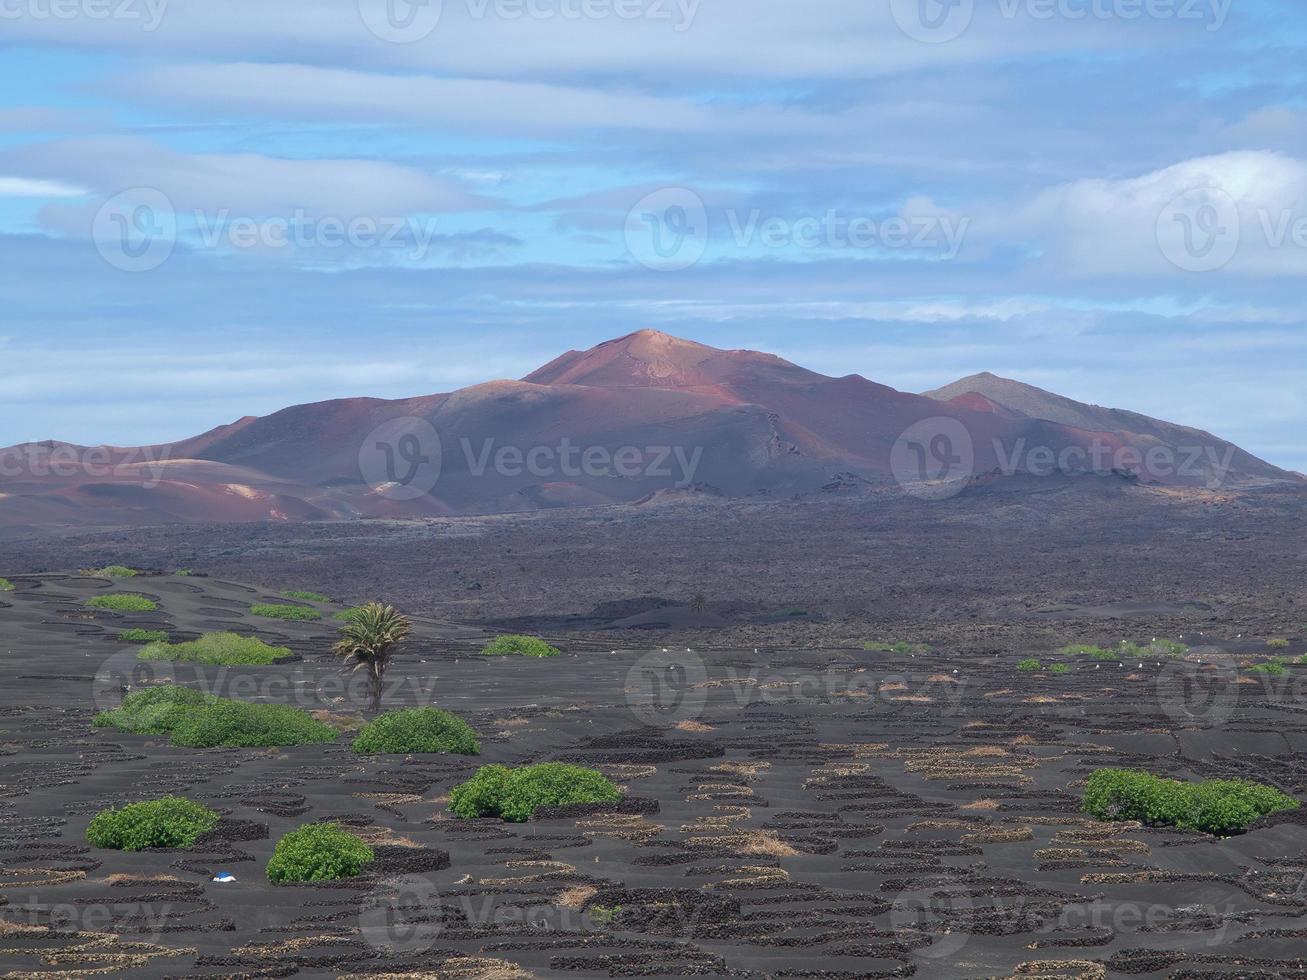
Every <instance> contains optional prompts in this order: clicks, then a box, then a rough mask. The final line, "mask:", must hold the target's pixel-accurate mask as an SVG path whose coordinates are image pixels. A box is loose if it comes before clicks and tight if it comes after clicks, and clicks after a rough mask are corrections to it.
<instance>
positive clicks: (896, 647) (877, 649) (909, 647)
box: [862, 640, 931, 654]
mask: <svg viewBox="0 0 1307 980" xmlns="http://www.w3.org/2000/svg"><path fill="white" fill-rule="evenodd" d="M862 649H864V650H868V651H870V652H872V653H900V654H906V653H930V651H931V646H930V644H929V643H904V642H903V641H902V640H900V641H899V642H898V643H884V642H882V641H880V640H869V641H867V642H866V643H864V644H862Z"/></svg>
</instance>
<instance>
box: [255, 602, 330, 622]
mask: <svg viewBox="0 0 1307 980" xmlns="http://www.w3.org/2000/svg"><path fill="white" fill-rule="evenodd" d="M250 612H252V613H253V614H254V615H256V616H263V617H264V618H265V619H287V620H292V621H299V622H304V621H307V620H311V619H321V618H322V613H320V612H318V611H317V610H316V609H310V608H309V607H308V606H287V605H284V604H278V603H273V602H256V603H255V604H254V605H252V606H250Z"/></svg>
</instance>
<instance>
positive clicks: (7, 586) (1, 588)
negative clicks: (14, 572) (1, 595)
mask: <svg viewBox="0 0 1307 980" xmlns="http://www.w3.org/2000/svg"><path fill="white" fill-rule="evenodd" d="M13 591H14V583H13V582H11V581H9V579H7V578H0V592H13Z"/></svg>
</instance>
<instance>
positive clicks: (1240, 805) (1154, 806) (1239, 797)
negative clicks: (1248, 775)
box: [1082, 769, 1300, 835]
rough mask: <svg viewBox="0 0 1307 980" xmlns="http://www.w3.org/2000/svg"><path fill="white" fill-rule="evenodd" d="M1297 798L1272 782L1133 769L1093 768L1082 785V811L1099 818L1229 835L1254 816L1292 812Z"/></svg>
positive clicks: (1242, 827) (1240, 828)
mask: <svg viewBox="0 0 1307 980" xmlns="http://www.w3.org/2000/svg"><path fill="white" fill-rule="evenodd" d="M1299 806H1300V804H1299V802H1298V801H1297V800H1296V799H1294V798H1293V797H1292V796H1288V795H1286V794H1284V793H1281V792H1280V791H1279V790H1278V789H1275V788H1274V787H1272V786H1264V785H1262V784H1260V783H1253V782H1247V781H1245V780H1240V779H1209V780H1205V781H1204V782H1200V783H1185V782H1181V781H1180V780H1176V779H1164V778H1162V777H1160V776H1154V775H1153V774H1152V773H1149V772H1143V771H1141V770H1136V769H1098V770H1096V771H1095V772H1094V773H1093V774H1091V775H1090V777H1089V779H1088V780H1087V781H1086V783H1085V793H1084V799H1083V802H1082V809H1083V810H1084V811H1085V812H1086V813H1089V814H1091V815H1093V816H1094V817H1096V818H1097V819H1099V820H1113V821H1117V820H1139V821H1141V822H1143V823H1146V824H1154V825H1158V824H1160V825H1169V826H1175V827H1182V828H1184V829H1187V830H1201V831H1205V832H1206V833H1209V834H1218V835H1228V834H1235V833H1239V832H1241V831H1243V830H1246V829H1247V828H1248V825H1249V824H1251V823H1253V821H1255V820H1257V819H1258V818H1259V817H1263V816H1265V815H1266V814H1268V813H1275V812H1277V811H1279V810H1296V809H1297V808H1298V807H1299Z"/></svg>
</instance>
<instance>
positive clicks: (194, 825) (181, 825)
mask: <svg viewBox="0 0 1307 980" xmlns="http://www.w3.org/2000/svg"><path fill="white" fill-rule="evenodd" d="M217 823H218V814H217V813H215V812H214V811H212V810H210V809H209V808H208V807H206V806H201V805H200V804H199V803H195V802H194V801H192V800H187V799H183V798H182V797H180V796H166V797H164V798H163V799H161V800H149V801H148V802H145V803H130V804H128V805H127V806H125V807H123V808H122V809H121V810H115V809H113V808H112V807H111V808H109V809H107V810H101V811H100V812H99V813H97V814H96V815H95V817H94V819H92V820H91V825H90V826H89V827H87V828H86V839H87V840H88V841H90V842H91V843H92V844H93V845H95V846H96V847H112V848H114V849H116V850H120V851H140V850H144V849H145V848H147V847H189V846H190V845H191V844H194V843H195V840H196V838H198V837H199V836H200V835H201V834H203V833H207V832H208V831H210V830H212V829H213V828H214V827H215V826H217Z"/></svg>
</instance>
